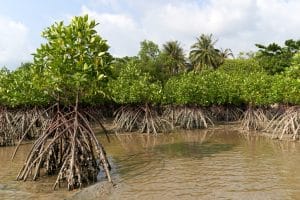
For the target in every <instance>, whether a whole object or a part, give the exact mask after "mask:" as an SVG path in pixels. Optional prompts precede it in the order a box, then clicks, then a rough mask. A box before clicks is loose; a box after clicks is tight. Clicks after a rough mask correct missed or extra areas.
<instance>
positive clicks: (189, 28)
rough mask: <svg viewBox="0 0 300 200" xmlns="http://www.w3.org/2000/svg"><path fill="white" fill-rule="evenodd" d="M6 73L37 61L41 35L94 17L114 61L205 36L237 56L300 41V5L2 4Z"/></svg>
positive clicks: (280, 0)
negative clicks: (150, 46)
mask: <svg viewBox="0 0 300 200" xmlns="http://www.w3.org/2000/svg"><path fill="white" fill-rule="evenodd" d="M0 3H1V6H0V67H2V66H6V67H8V68H9V69H15V68H16V67H17V66H19V65H20V63H21V62H26V61H31V60H32V56H31V54H32V53H34V52H35V49H36V48H37V47H39V45H40V44H41V43H42V42H45V41H43V39H42V38H41V36H40V35H41V32H42V31H43V29H44V28H46V27H48V26H50V25H51V24H53V23H54V22H55V21H65V22H66V23H68V22H69V20H70V19H71V18H72V16H76V15H82V14H89V15H90V17H91V18H94V19H95V20H96V21H97V22H99V23H100V25H98V27H97V30H98V32H99V34H100V35H101V36H102V37H103V38H104V39H106V40H108V43H109V45H110V46H111V48H110V52H111V53H112V54H113V55H114V56H125V55H129V56H131V55H136V54H137V52H138V49H139V45H140V42H141V41H142V40H144V39H147V40H152V41H154V42H156V43H157V44H159V45H161V44H163V43H164V42H166V41H169V40H178V41H179V42H180V43H181V44H182V46H183V48H184V49H185V51H186V52H188V51H189V48H190V46H191V44H193V43H194V42H195V38H196V37H198V36H199V35H200V34H201V33H204V34H209V33H212V34H213V35H214V37H215V38H216V39H218V42H217V47H218V48H223V49H224V48H230V49H232V50H233V52H234V53H235V54H237V53H238V52H240V51H250V50H256V48H255V46H254V44H255V43H262V44H268V43H270V42H277V43H280V44H282V43H283V42H284V41H285V40H286V39H290V38H292V39H300V14H299V10H300V1H299V0H25V1H20V0H0Z"/></svg>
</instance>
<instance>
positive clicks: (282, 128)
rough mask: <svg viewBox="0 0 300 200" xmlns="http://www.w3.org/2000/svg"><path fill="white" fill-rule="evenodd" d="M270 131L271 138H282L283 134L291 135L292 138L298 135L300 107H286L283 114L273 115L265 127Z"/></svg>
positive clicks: (299, 129)
mask: <svg viewBox="0 0 300 200" xmlns="http://www.w3.org/2000/svg"><path fill="white" fill-rule="evenodd" d="M265 130H266V131H268V132H272V137H273V138H279V139H282V138H283V137H284V136H285V135H291V136H292V139H293V140H297V139H299V135H300V107H299V106H294V107H291V108H288V109H287V110H286V111H285V112H284V113H283V114H281V115H278V116H275V117H274V118H273V119H272V120H271V121H270V122H269V124H268V126H267V127H266V128H265Z"/></svg>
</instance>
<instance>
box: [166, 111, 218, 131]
mask: <svg viewBox="0 0 300 200" xmlns="http://www.w3.org/2000/svg"><path fill="white" fill-rule="evenodd" d="M164 116H165V118H167V119H169V120H170V121H172V122H173V124H174V126H179V127H180V128H184V129H195V128H207V127H208V126H209V125H214V124H213V122H212V120H211V119H210V117H209V115H208V114H207V112H205V110H204V109H203V108H200V107H188V106H183V107H169V108H167V109H166V110H165V112H164Z"/></svg>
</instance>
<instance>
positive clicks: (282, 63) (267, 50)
mask: <svg viewBox="0 0 300 200" xmlns="http://www.w3.org/2000/svg"><path fill="white" fill-rule="evenodd" d="M256 46H257V47H258V48H259V51H258V53H257V54H256V57H255V58H256V59H257V60H258V62H259V64H260V65H261V66H262V67H263V68H264V69H265V70H266V71H267V72H268V73H269V74H272V75H273V74H276V73H280V72H283V71H284V70H285V69H286V68H288V67H289V66H290V65H291V61H292V58H293V56H294V55H295V53H297V52H298V51H299V50H300V40H298V41H294V40H286V41H285V46H283V47H281V46H279V45H278V44H276V43H271V44H269V45H268V46H264V45H261V44H256Z"/></svg>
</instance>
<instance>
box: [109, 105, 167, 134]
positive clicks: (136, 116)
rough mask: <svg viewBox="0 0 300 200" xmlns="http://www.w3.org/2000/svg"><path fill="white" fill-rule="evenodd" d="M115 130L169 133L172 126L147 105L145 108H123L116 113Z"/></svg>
mask: <svg viewBox="0 0 300 200" xmlns="http://www.w3.org/2000/svg"><path fill="white" fill-rule="evenodd" d="M113 123H114V129H115V130H116V131H117V132H119V131H125V132H132V131H139V132H141V133H148V134H150V133H153V134H158V133H159V132H167V131H168V130H170V129H171V128H172V125H171V123H170V122H168V121H167V120H165V119H163V118H162V117H160V115H159V114H158V113H157V111H156V110H155V109H154V108H153V107H151V106H149V105H148V104H146V105H145V106H138V107H131V106H122V107H121V108H119V109H118V110H117V111H116V113H115V119H114V122H113Z"/></svg>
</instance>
